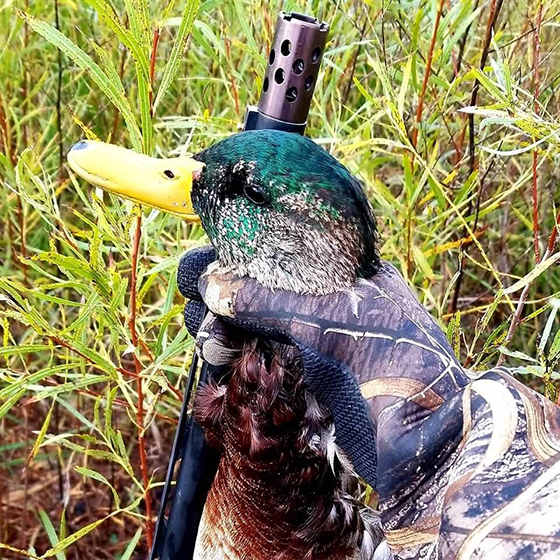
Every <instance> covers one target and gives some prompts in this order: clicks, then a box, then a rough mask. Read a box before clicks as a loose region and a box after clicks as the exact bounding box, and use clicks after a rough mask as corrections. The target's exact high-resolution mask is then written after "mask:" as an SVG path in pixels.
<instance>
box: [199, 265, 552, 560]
mask: <svg viewBox="0 0 560 560" xmlns="http://www.w3.org/2000/svg"><path fill="white" fill-rule="evenodd" d="M199 290H200V294H201V295H202V297H203V299H204V300H205V302H206V304H207V305H208V307H209V308H210V309H211V310H212V311H213V312H214V313H215V314H216V315H218V316H221V317H222V318H223V321H224V322H227V323H229V324H230V325H233V326H234V327H235V329H234V330H235V332H237V333H239V330H237V329H240V328H242V329H245V330H246V331H249V332H251V333H252V334H253V335H258V336H263V337H269V338H274V339H276V340H278V341H281V342H287V343H291V344H295V345H297V346H298V348H299V349H300V351H301V354H302V358H303V362H304V370H305V371H304V375H305V381H306V384H307V386H308V389H309V390H311V391H312V392H314V393H315V395H316V397H317V398H318V399H319V400H321V401H322V402H323V403H324V404H326V405H327V406H328V407H329V408H330V409H331V412H332V413H333V416H334V420H335V428H336V433H337V442H338V443H339V445H341V447H342V448H343V449H345V450H346V452H347V453H348V454H349V455H350V457H351V458H352V460H353V462H354V465H355V466H357V465H360V451H359V450H358V451H356V449H357V448H360V447H361V448H362V449H365V450H367V449H368V448H369V447H370V446H371V444H372V442H373V441H375V438H376V443H377V453H378V458H379V459H378V465H377V476H378V478H377V485H376V488H377V491H378V493H379V495H380V502H379V508H380V513H381V517H382V521H383V528H384V533H385V537H386V538H387V541H388V543H389V545H390V546H391V548H392V549H393V551H394V552H396V553H399V554H401V555H402V557H403V558H405V557H406V558H420V557H426V558H428V557H430V558H432V557H433V558H459V557H460V558H474V557H477V558H479V557H480V558H482V557H484V558H486V559H487V560H488V559H492V560H495V559H501V558H513V557H536V555H538V556H539V557H544V555H546V554H551V555H554V551H555V550H557V546H558V545H559V544H560V500H559V499H558V497H559V496H560V460H559V457H560V436H559V435H558V433H560V432H558V426H560V409H559V408H558V407H555V406H554V405H553V404H552V403H550V402H549V401H547V400H546V399H544V398H543V397H542V396H541V395H539V394H537V393H535V392H534V391H532V390H531V389H529V388H527V387H525V386H524V385H523V384H521V383H519V382H518V381H516V380H515V379H514V378H513V377H512V376H511V375H509V373H508V372H507V370H506V369H505V368H495V369H494V370H490V371H488V372H485V373H483V374H482V373H481V374H478V375H477V374H474V373H473V372H469V371H466V370H464V369H463V368H461V366H460V365H459V364H458V362H457V359H456V357H455V356H454V354H453V352H452V349H451V347H450V346H449V344H448V342H447V340H446V338H445V336H444V334H443V333H442V331H441V330H440V328H439V327H438V326H437V324H436V323H435V321H434V320H433V319H432V318H431V316H430V315H429V313H428V312H427V311H426V310H425V309H424V307H423V306H422V305H421V304H420V303H419V302H418V301H417V299H416V297H415V296H414V295H413V294H412V292H411V291H410V290H409V288H408V287H407V285H406V283H405V282H404V280H403V279H402V277H401V276H400V275H399V273H398V272H397V271H396V270H395V269H394V267H392V266H391V265H389V264H387V263H383V266H382V269H381V270H380V271H379V272H378V273H376V275H375V276H374V277H373V278H371V279H370V280H360V281H359V282H358V283H357V285H356V286H355V287H354V288H353V289H351V290H346V291H343V292H339V293H335V294H331V295H326V296H309V295H307V296H304V295H298V294H295V293H290V292H283V291H277V292H271V291H270V290H268V289H266V288H264V287H262V286H261V285H259V284H258V283H257V282H256V281H254V280H252V279H250V278H239V277H236V276H235V275H234V274H232V273H231V272H227V271H223V270H222V269H220V267H219V266H218V265H217V263H215V264H210V266H209V269H208V270H207V271H206V272H205V273H203V274H202V275H201V276H200V280H199ZM226 338H227V335H226ZM202 354H203V356H204V354H205V352H204V347H202ZM357 384H359V388H360V390H361V392H362V395H363V397H364V399H366V400H367V403H368V407H369V414H370V417H371V420H372V422H373V431H372V432H371V433H370V432H368V429H367V428H365V429H363V426H362V420H361V419H360V412H359V411H360V407H359V406H357V407H356V406H354V404H355V403H354V402H353V401H352V398H350V399H349V398H348V395H352V394H353V387H357ZM337 390H338V392H337ZM362 402H363V401H362ZM356 410H358V414H355V411H356ZM352 420H356V422H355V424H357V425H358V428H356V426H354V428H355V429H354V432H352ZM349 426H350V427H349ZM341 427H342V429H341ZM352 433H353V435H352ZM352 437H354V440H352V439H351V438H352ZM368 438H369V439H368ZM374 455H375V450H374V451H373V454H372V453H371V452H370V451H366V452H365V453H364V454H363V456H365V457H369V461H368V460H364V461H363V464H361V466H362V467H364V465H365V470H367V469H368V468H369V467H370V466H371V464H372V463H371V457H372V456H373V457H374ZM362 458H363V457H362ZM357 470H358V472H360V469H359V468H358V467H357ZM360 474H362V473H360ZM362 476H363V474H362ZM365 478H366V480H368V481H369V482H370V483H373V484H375V473H373V476H371V475H366V476H365ZM520 506H522V507H520ZM552 512H555V513H556V515H553V514H552ZM545 519H546V521H544V520H545ZM501 532H503V533H504V537H503V538H502V537H501V536H500V534H501ZM527 551H529V552H527ZM527 554H529V556H527ZM399 557H401V556H399ZM551 557H552V556H551Z"/></svg>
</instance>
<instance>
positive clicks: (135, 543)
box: [120, 527, 142, 560]
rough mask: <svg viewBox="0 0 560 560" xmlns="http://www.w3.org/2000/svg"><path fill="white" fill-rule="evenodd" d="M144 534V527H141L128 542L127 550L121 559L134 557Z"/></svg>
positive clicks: (127, 559) (125, 559) (126, 559)
mask: <svg viewBox="0 0 560 560" xmlns="http://www.w3.org/2000/svg"><path fill="white" fill-rule="evenodd" d="M141 536H142V527H140V528H139V529H138V530H137V531H136V533H134V536H133V537H132V539H131V541H130V542H129V543H128V545H127V547H126V549H125V551H124V552H123V554H122V556H121V559H120V560H130V558H132V554H133V553H134V551H135V550H136V547H137V546H138V543H139V542H140V537H141Z"/></svg>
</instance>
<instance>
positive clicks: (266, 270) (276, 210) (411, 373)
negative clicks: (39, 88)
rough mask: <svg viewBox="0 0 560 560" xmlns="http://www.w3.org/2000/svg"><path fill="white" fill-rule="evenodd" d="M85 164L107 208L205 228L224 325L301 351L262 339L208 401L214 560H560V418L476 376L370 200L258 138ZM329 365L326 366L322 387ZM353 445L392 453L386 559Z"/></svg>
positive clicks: (206, 520)
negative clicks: (132, 206)
mask: <svg viewBox="0 0 560 560" xmlns="http://www.w3.org/2000/svg"><path fill="white" fill-rule="evenodd" d="M69 161H70V163H71V165H72V167H73V168H74V169H75V170H76V171H77V172H78V173H80V174H82V175H83V176H84V177H86V178H87V179H88V180H90V181H92V182H93V183H94V184H97V185H99V186H102V187H104V188H106V189H108V190H111V191H113V192H117V193H120V194H121V195H123V196H126V197H128V198H132V199H135V200H139V201H144V202H146V203H148V204H151V205H153V206H156V207H160V208H163V209H166V210H168V211H169V210H171V211H174V212H176V213H178V214H181V215H185V216H186V217H187V218H189V219H193V218H194V215H195V214H196V215H198V216H200V219H201V221H202V225H203V227H204V228H205V230H206V232H207V233H208V236H209V238H210V240H211V242H212V244H213V246H214V247H215V249H216V253H217V262H216V264H215V265H212V266H211V267H210V268H211V269H210V270H208V271H207V272H206V273H205V274H204V275H203V276H202V277H201V283H199V285H198V287H199V290H200V292H201V294H202V296H203V297H204V300H205V301H206V302H207V303H208V305H209V307H210V308H211V310H212V311H213V312H214V313H216V315H218V316H221V317H224V318H227V319H229V320H231V321H237V323H235V324H236V325H237V326H239V325H240V323H239V321H241V323H242V325H243V326H245V327H247V328H249V327H250V326H251V325H253V326H254V325H255V324H256V325H259V326H260V327H263V328H264V330H261V331H259V332H260V333H261V334H262V333H266V332H271V331H270V330H269V331H266V329H272V330H274V331H275V332H278V330H279V331H281V332H284V333H285V334H287V335H289V337H290V341H291V342H292V343H293V344H296V345H297V348H298V352H296V351H294V349H293V348H290V347H285V346H283V345H280V344H278V343H276V342H271V341H270V340H268V339H267V337H266V336H260V337H258V339H256V340H255V339H251V338H249V339H248V340H246V343H245V346H244V347H243V352H242V354H241V356H240V357H238V358H236V359H235V360H234V361H233V363H232V374H231V379H230V380H229V382H228V384H227V385H226V384H220V383H219V380H218V381H217V382H215V383H212V384H209V385H208V386H207V387H206V388H205V389H204V391H203V392H202V393H200V395H199V400H198V402H197V403H196V410H197V412H196V414H197V417H198V419H199V421H200V422H201V423H202V424H203V426H204V427H205V430H206V434H207V436H208V439H209V441H210V442H211V443H213V444H214V445H217V446H221V447H222V449H223V455H222V459H221V462H220V466H219V469H218V474H217V476H216V479H215V481H214V484H213V487H212V489H211V491H210V495H209V497H208V501H207V504H206V508H205V512H204V516H203V524H202V526H201V530H200V532H199V536H198V546H197V550H196V556H195V557H196V558H197V559H198V560H210V559H212V560H214V559H215V560H217V559H220V558H229V559H241V558H247V559H248V558H251V559H256V560H261V559H264V558H285V559H289V560H292V559H293V560H295V559H301V558H306V559H311V558H325V559H326V558H329V559H339V558H340V559H344V560H346V559H353V558H375V560H377V558H384V557H388V556H389V555H390V554H391V552H390V551H389V550H388V548H387V544H388V546H389V547H390V548H391V550H392V551H393V553H394V555H395V557H397V558H402V559H405V558H406V559H412V558H415V559H416V558H418V559H420V558H422V559H428V558H429V559H437V558H450V559H451V558H457V559H464V560H466V559H468V558H485V559H490V558H493V559H494V558H495V559H498V560H501V559H502V558H519V559H526V558H527V559H530V558H551V559H552V558H556V557H557V555H558V547H559V546H560V514H559V513H560V500H559V499H558V498H559V496H560V429H559V426H560V408H558V407H555V406H554V405H553V404H552V403H551V402H549V401H547V400H546V399H545V398H544V397H542V396H541V395H538V394H536V393H535V392H533V391H531V389H529V388H528V387H525V386H524V385H523V384H521V383H519V382H518V381H516V380H515V379H514V378H513V377H512V376H511V375H510V373H509V372H508V371H507V370H506V369H505V368H502V367H497V368H494V369H492V370H489V371H487V372H479V373H476V372H472V371H469V370H465V369H464V368H462V367H461V365H460V363H459V362H458V360H457V357H456V356H455V355H454V353H453V349H452V348H451V346H450V345H449V342H448V341H447V339H446V337H445V335H444V333H443V332H442V330H441V329H440V328H439V326H438V325H437V324H436V323H435V321H434V320H433V319H432V318H431V316H430V314H429V313H428V312H427V311H426V309H425V308H424V307H423V306H422V305H421V304H420V303H419V302H418V300H417V299H416V298H415V297H414V295H413V294H412V293H411V291H410V289H409V288H408V286H407V285H406V283H405V282H404V280H403V278H402V277H401V276H400V275H399V274H398V272H397V271H396V270H395V269H394V267H392V266H391V265H390V264H388V263H383V262H380V261H379V259H378V257H377V252H376V230H375V222H374V219H373V214H372V211H371V208H370V206H369V204H368V202H367V200H366V197H365V195H364V193H363V191H362V190H361V187H360V185H359V183H358V182H357V181H356V180H355V179H354V178H353V177H352V176H351V174H350V173H349V172H348V170H346V168H344V167H343V166H342V165H341V164H340V163H338V162H337V161H336V160H335V159H334V158H332V157H331V156H330V155H329V154H328V153H327V152H325V151H324V150H323V149H322V148H320V147H319V146H317V145H316V144H314V143H313V142H312V141H310V140H308V139H306V138H303V137H298V136H296V135H290V134H287V133H282V132H275V131H253V132H244V133H241V134H238V135H234V136H232V137H230V138H227V139H225V140H223V141H222V142H219V143H218V144H216V145H215V146H212V147H211V148H209V149H208V150H206V151H204V152H202V153H201V154H198V155H197V156H195V158H194V159H192V160H188V159H181V160H152V159H151V158H146V157H145V156H138V155H132V154H131V153H130V152H128V151H126V150H122V149H120V148H115V147H110V146H107V145H105V144H99V143H86V144H85V145H84V144H80V145H78V147H77V148H76V149H74V150H72V151H71V152H70V155H69ZM146 184H148V187H147V188H145V185H146ZM139 187H140V188H139ZM142 189H144V190H142ZM255 302H256V303H255ZM205 328H206V326H205ZM269 338H270V337H269ZM318 356H323V357H326V358H327V360H326V361H325V362H322V363H321V368H319V369H318V370H317V371H319V373H320V375H310V369H311V368H310V367H308V366H309V365H310V364H311V365H312V362H313V360H315V362H316V361H317V357H318ZM302 364H303V368H302ZM325 364H326V366H325ZM329 368H330V369H329ZM333 371H334V374H333ZM349 372H350V373H349ZM315 373H316V372H315ZM323 374H324V375H323ZM329 375H330V376H331V377H330V378H328V376H329ZM333 375H334V378H336V379H337V380H340V379H343V380H345V382H348V383H351V382H354V383H356V382H357V383H359V386H360V390H361V393H362V395H363V396H364V398H366V399H367V402H368V406H369V413H370V415H371V419H372V421H373V423H374V435H372V437H371V438H370V437H369V436H367V435H364V434H365V432H361V433H362V435H361V437H360V433H357V434H356V436H355V437H354V438H353V440H352V438H348V437H346V436H347V435H348V434H347V433H345V430H346V428H347V427H348V422H347V421H348V415H346V416H344V415H343V416H340V415H339V416H337V414H338V412H337V410H336V407H335V406H331V405H333V404H334V405H336V404H337V403H338V402H340V401H341V400H342V401H343V400H344V399H341V398H340V397H339V395H338V394H337V393H336V391H334V390H333V385H332V384H331V382H332V381H333ZM345 375H346V377H345ZM302 376H304V377H305V384H303V382H302ZM337 389H340V385H339V386H338V387H337ZM329 391H330V393H329ZM327 393H328V394H327ZM315 397H316V398H315ZM329 399H330V401H329ZM319 402H320V403H322V404H319ZM325 404H327V405H328V406H326V407H325V406H324V405H325ZM329 411H330V412H331V413H332V414H333V417H334V425H335V426H336V431H335V432H333V421H332V418H331V416H330V414H329ZM345 421H346V422H345ZM335 437H338V440H337V441H338V443H339V444H341V443H342V442H343V440H344V445H343V448H344V449H345V450H346V451H347V453H348V456H349V457H351V458H352V463H353V464H351V463H350V462H349V461H348V458H347V457H346V456H345V455H344V453H342V452H341V451H340V450H339V449H338V446H337V441H336V440H334V438H335ZM356 441H357V442H358V445H359V446H362V447H363V446H366V445H367V444H368V442H369V443H371V441H376V447H377V452H378V464H377V467H378V473H379V474H378V480H377V485H376V490H377V492H378V494H379V511H380V516H381V520H382V522H383V536H384V538H385V539H386V541H384V542H383V543H381V544H379V542H380V539H381V536H380V531H379V520H378V518H377V516H376V515H375V514H374V513H373V512H371V511H370V510H368V509H367V508H365V507H364V506H362V505H361V504H360V503H359V501H358V500H357V496H356V494H355V493H354V490H353V487H354V486H355V479H356V477H355V476H354V474H353V468H354V467H356V468H357V467H358V461H357V458H359V457H358V455H357V454H355V453H353V448H352V443H353V442H356ZM370 478H371V477H370ZM373 482H375V480H373Z"/></svg>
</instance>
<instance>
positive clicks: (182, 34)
mask: <svg viewBox="0 0 560 560" xmlns="http://www.w3.org/2000/svg"><path fill="white" fill-rule="evenodd" d="M199 4H200V0H186V4H185V10H184V11H183V17H182V20H181V26H180V27H179V32H178V33H177V38H176V39H175V43H174V44H173V49H172V50H171V54H170V55H169V60H168V61H167V64H166V65H165V69H164V71H163V76H162V78H161V83H160V86H159V89H158V92H157V96H156V100H155V101H154V106H153V113H154V114H155V112H156V110H157V107H158V105H159V104H160V103H161V101H162V100H163V98H164V97H165V94H166V93H167V91H168V90H169V87H170V86H171V84H172V83H173V80H174V79H175V76H176V75H177V71H178V70H179V66H180V64H182V61H183V56H184V54H185V50H186V48H187V40H188V38H189V33H190V31H191V28H192V25H193V22H194V18H195V17H196V14H197V12H198V7H199Z"/></svg>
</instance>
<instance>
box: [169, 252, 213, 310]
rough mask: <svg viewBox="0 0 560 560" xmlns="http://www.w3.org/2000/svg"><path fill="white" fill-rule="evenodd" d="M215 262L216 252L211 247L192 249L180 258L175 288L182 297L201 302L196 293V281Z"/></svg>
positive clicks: (198, 294) (197, 292)
mask: <svg viewBox="0 0 560 560" xmlns="http://www.w3.org/2000/svg"><path fill="white" fill-rule="evenodd" d="M215 260H216V251H215V250H214V247H212V246H211V245H206V246H205V247H198V248H197V249H192V250H190V251H188V252H187V253H185V254H184V255H183V256H182V257H181V260H180V261H179V268H178V270H177V287H178V288H179V291H180V292H181V294H182V295H183V297H185V298H187V299H191V300H196V301H202V297H201V296H200V293H199V291H198V279H199V278H200V275H201V274H202V273H203V272H204V271H205V270H206V269H207V268H208V265H209V264H210V263H212V262H214V261H215Z"/></svg>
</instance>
